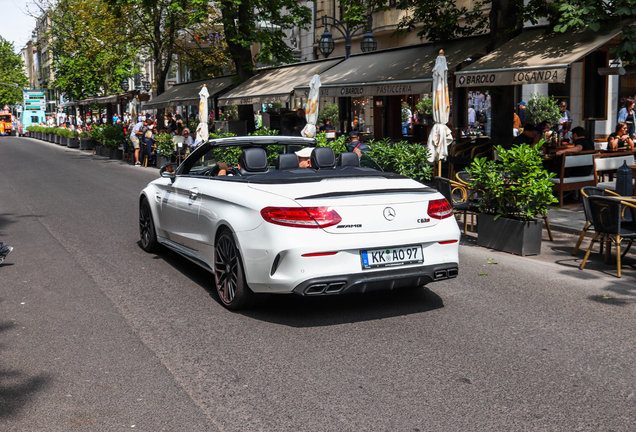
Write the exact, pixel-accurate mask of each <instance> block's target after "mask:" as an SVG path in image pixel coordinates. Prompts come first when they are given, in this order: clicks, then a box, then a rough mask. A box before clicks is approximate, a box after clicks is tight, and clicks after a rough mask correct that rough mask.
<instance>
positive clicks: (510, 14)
mask: <svg viewBox="0 0 636 432" xmlns="http://www.w3.org/2000/svg"><path fill="white" fill-rule="evenodd" d="M517 11H518V9H517V5H516V2H515V1H514V0H493V1H492V9H491V10H490V36H491V50H495V49H497V48H499V47H500V46H502V45H503V44H505V43H506V42H508V41H510V40H511V39H513V38H514V37H515V36H517V35H518V34H520V33H521V29H520V28H517V18H518V13H517ZM490 97H491V111H490V115H491V123H490V124H491V128H490V136H491V138H492V143H493V145H502V146H510V144H511V143H512V141H513V135H512V120H513V112H514V107H515V100H514V98H515V93H514V87H513V86H500V87H490Z"/></svg>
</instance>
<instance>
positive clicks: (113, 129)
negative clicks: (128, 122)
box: [101, 124, 124, 148]
mask: <svg viewBox="0 0 636 432" xmlns="http://www.w3.org/2000/svg"><path fill="white" fill-rule="evenodd" d="M101 134H102V142H103V145H104V146H105V147H108V148H117V147H119V145H120V144H121V143H122V141H123V139H124V131H123V130H122V129H121V128H120V127H119V126H117V125H110V124H106V125H104V126H102V127H101Z"/></svg>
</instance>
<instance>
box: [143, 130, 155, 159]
mask: <svg viewBox="0 0 636 432" xmlns="http://www.w3.org/2000/svg"><path fill="white" fill-rule="evenodd" d="M145 125H146V127H145V128H142V129H141V130H142V131H143V143H144V150H145V152H146V155H147V156H148V165H150V164H152V163H154V159H155V155H154V152H153V147H154V145H155V137H154V130H153V128H154V124H153V122H152V121H151V120H146V122H145Z"/></svg>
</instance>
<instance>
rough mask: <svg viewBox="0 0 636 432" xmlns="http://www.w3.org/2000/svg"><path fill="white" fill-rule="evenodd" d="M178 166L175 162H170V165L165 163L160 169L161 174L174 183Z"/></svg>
mask: <svg viewBox="0 0 636 432" xmlns="http://www.w3.org/2000/svg"><path fill="white" fill-rule="evenodd" d="M176 167H177V164H174V163H169V164H168V165H164V166H162V167H161V169H160V170H159V175H160V176H161V177H164V178H169V179H170V181H171V182H172V183H174V181H175V179H176V178H177V173H176V171H175V168H176Z"/></svg>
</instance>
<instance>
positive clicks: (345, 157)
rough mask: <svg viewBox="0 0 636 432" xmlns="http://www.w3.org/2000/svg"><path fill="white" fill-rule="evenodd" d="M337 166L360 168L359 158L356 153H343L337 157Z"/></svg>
mask: <svg viewBox="0 0 636 432" xmlns="http://www.w3.org/2000/svg"><path fill="white" fill-rule="evenodd" d="M338 166H355V167H359V166H360V158H359V157H358V155H357V154H356V153H353V152H343V153H340V155H338Z"/></svg>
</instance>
